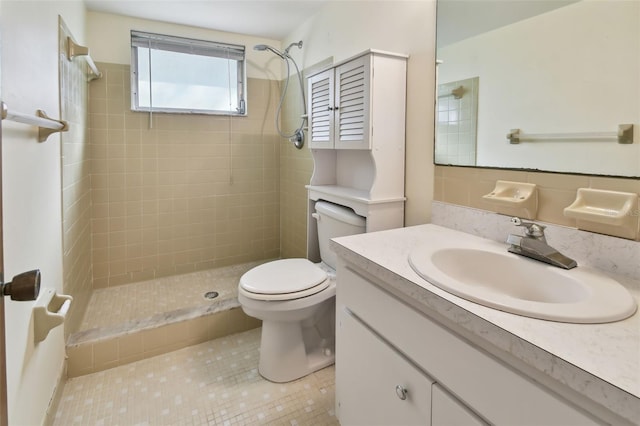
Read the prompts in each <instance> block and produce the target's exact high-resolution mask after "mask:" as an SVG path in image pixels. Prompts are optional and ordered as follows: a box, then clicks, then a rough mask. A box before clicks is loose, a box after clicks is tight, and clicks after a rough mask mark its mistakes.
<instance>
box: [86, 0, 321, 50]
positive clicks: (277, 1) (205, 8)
mask: <svg viewBox="0 0 640 426" xmlns="http://www.w3.org/2000/svg"><path fill="white" fill-rule="evenodd" d="M327 1H330V0H85V4H86V5H87V9H88V10H90V11H95V12H106V13H114V14H117V15H125V16H131V17H135V18H142V19H151V20H154V21H163V22H171V23H175V24H182V25H190V26H195V27H202V28H208V29H213V30H219V31H228V32H234V33H241V34H248V35H253V36H257V37H265V38H269V39H273V40H282V39H284V38H285V36H287V35H288V34H289V33H291V32H292V31H293V30H294V29H295V28H297V27H298V26H300V24H302V23H303V22H304V21H305V20H306V19H307V18H309V17H310V16H312V15H313V14H315V13H316V12H317V11H318V10H319V9H320V8H321V7H322V6H323V5H324V4H325V3H326V2H327Z"/></svg>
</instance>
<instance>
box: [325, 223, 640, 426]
mask: <svg viewBox="0 0 640 426" xmlns="http://www.w3.org/2000/svg"><path fill="white" fill-rule="evenodd" d="M452 232H453V233H456V234H457V235H458V236H459V234H460V232H459V231H455V230H451V229H448V228H444V227H441V226H437V225H432V224H428V225H419V226H413V227H407V228H399V229H392V230H388V231H380V232H373V233H368V234H361V235H354V236H349V237H341V238H336V239H334V240H333V241H332V243H331V246H332V249H333V250H335V251H336V252H337V254H338V255H339V256H341V257H342V258H343V259H344V260H346V261H348V262H349V263H352V264H354V265H355V266H357V267H359V268H361V269H363V270H365V271H367V272H368V273H370V274H372V275H374V276H376V277H378V278H380V279H381V280H382V281H384V282H385V283H386V289H387V290H388V291H390V292H391V293H392V294H394V295H396V296H397V297H399V298H400V299H401V300H403V301H405V303H408V304H409V305H411V306H413V307H414V308H416V309H418V310H420V311H422V312H424V313H425V314H428V315H430V316H431V317H433V318H436V319H440V320H441V321H442V322H443V323H444V324H445V325H454V329H456V331H458V332H460V331H461V332H462V333H464V334H465V335H466V337H468V338H469V337H471V340H472V341H474V342H476V343H478V342H481V344H482V346H483V347H484V348H485V349H487V348H490V349H491V350H490V351H491V352H494V353H495V351H498V352H502V353H505V354H506V355H507V356H508V357H515V359H516V360H518V362H519V363H520V364H522V363H523V364H522V365H525V366H526V367H527V368H528V369H529V370H530V371H529V372H531V371H533V372H534V373H536V375H537V376H539V377H538V379H539V378H540V377H542V379H543V380H542V381H543V382H545V381H546V382H547V383H553V384H555V385H557V384H561V385H564V386H568V387H570V388H572V389H574V390H575V391H577V392H578V393H579V394H581V395H583V396H584V397H586V398H587V399H588V400H591V401H592V402H595V403H596V404H599V405H601V406H603V407H605V408H606V409H608V410H610V411H612V412H614V413H617V414H618V415H620V416H622V417H624V418H626V419H628V420H630V421H631V422H632V423H636V422H637V421H638V419H640V312H636V313H635V314H634V315H633V316H631V317H629V318H627V319H625V320H622V321H618V322H613V323H606V324H570V323H560V322H553V321H546V320H538V319H534V318H528V317H524V316H519V315H514V314H510V313H506V312H502V311H498V310H496V309H492V308H487V307H484V306H482V305H479V304H477V303H473V302H470V301H467V300H465V299H462V298H460V297H457V296H455V295H453V294H450V293H447V292H446V291H444V290H441V289H440V288H438V287H436V286H434V285H432V284H430V283H429V282H427V281H426V280H424V279H423V278H421V277H420V276H419V275H418V274H417V273H416V272H414V270H413V269H412V268H411V266H410V265H409V262H408V260H407V259H408V255H409V253H410V252H411V250H412V249H413V248H414V247H418V246H420V245H422V244H424V243H426V242H427V241H429V240H432V241H433V239H434V238H435V239H441V238H447V235H449V236H450V235H451V234H449V233H452ZM464 235H466V236H467V237H464V238H472V239H473V238H479V237H475V236H473V235H470V234H464ZM506 249H507V247H506V244H505V251H506ZM606 275H609V276H610V277H612V278H614V279H616V280H617V281H619V282H620V283H621V284H623V285H624V286H625V287H626V288H627V289H628V290H629V291H630V292H631V294H632V295H633V296H634V297H635V299H636V302H637V303H638V305H640V281H639V280H635V279H632V278H629V277H624V276H616V275H612V274H609V273H607V274H606ZM338 278H339V277H338Z"/></svg>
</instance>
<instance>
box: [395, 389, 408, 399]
mask: <svg viewBox="0 0 640 426" xmlns="http://www.w3.org/2000/svg"><path fill="white" fill-rule="evenodd" d="M407 393H409V391H408V390H407V388H405V387H404V386H402V385H398V386H396V395H398V398H400V399H401V400H403V401H404V400H405V399H407Z"/></svg>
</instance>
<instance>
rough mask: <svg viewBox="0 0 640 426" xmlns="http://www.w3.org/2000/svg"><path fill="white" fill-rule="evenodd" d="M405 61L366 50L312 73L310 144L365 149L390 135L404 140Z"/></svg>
mask: <svg viewBox="0 0 640 426" xmlns="http://www.w3.org/2000/svg"><path fill="white" fill-rule="evenodd" d="M406 61H407V57H406V56H405V55H398V54H392V53H387V52H380V51H375V50H369V51H367V52H363V53H362V54H360V55H359V56H356V57H354V58H351V59H348V60H346V61H344V62H342V63H339V64H337V65H335V66H333V67H332V68H329V69H326V70H324V71H321V72H319V73H317V74H312V75H310V76H309V78H308V80H307V85H308V87H307V92H308V107H307V112H308V114H309V117H308V122H309V132H308V138H309V147H310V148H311V149H364V150H368V149H372V148H374V147H375V145H376V144H381V143H382V144H384V143H387V141H389V140H392V141H393V142H395V141H402V142H403V145H404V132H405V104H406V75H407V70H406ZM374 128H375V131H374Z"/></svg>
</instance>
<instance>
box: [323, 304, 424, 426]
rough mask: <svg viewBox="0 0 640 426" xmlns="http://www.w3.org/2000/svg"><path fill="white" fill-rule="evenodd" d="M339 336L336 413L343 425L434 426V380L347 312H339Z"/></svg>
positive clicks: (337, 347)
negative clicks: (432, 387)
mask: <svg viewBox="0 0 640 426" xmlns="http://www.w3.org/2000/svg"><path fill="white" fill-rule="evenodd" d="M337 333H338V334H337V339H338V340H337V346H336V350H337V352H336V400H337V407H336V408H337V414H338V419H339V420H340V424H341V425H343V426H353V425H367V426H373V425H398V426H406V425H427V424H429V422H430V419H431V384H432V381H431V380H430V379H429V378H428V377H427V376H425V375H424V373H423V372H422V371H421V370H419V369H417V368H416V367H414V366H413V364H411V363H410V362H409V361H407V360H406V359H405V358H404V357H402V356H401V355H400V354H399V353H398V352H396V351H395V350H394V349H392V348H391V347H390V346H388V345H387V344H386V343H385V342H384V341H383V340H381V339H380V338H379V337H378V336H377V335H375V334H374V333H373V332H371V331H370V330H369V329H368V328H366V327H365V326H364V325H363V324H362V323H361V322H360V321H359V320H358V319H357V318H355V317H354V316H352V315H351V314H350V313H349V311H347V310H345V309H342V310H341V311H340V312H339V316H338V330H337ZM346 348H348V349H347V350H344V349H346ZM402 398H404V399H402Z"/></svg>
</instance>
